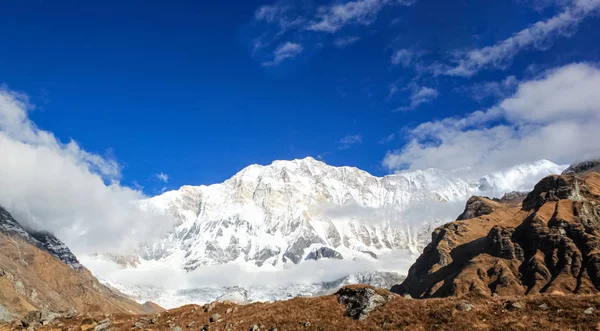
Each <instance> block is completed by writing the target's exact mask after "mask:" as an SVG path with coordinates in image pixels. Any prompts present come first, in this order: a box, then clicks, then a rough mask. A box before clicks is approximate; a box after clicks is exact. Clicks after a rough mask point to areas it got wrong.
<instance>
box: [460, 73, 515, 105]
mask: <svg viewBox="0 0 600 331" xmlns="http://www.w3.org/2000/svg"><path fill="white" fill-rule="evenodd" d="M518 84H519V81H518V80H517V78H516V77H515V76H508V77H506V78H504V79H503V80H501V81H499V82H483V83H475V84H472V85H465V86H461V87H458V88H456V89H455V90H456V91H458V92H462V93H466V94H467V95H469V96H470V97H471V98H473V99H474V100H476V101H478V102H481V101H483V100H486V99H490V98H495V99H498V98H504V97H507V96H509V95H511V94H512V93H514V92H515V91H516V88H517V86H518Z"/></svg>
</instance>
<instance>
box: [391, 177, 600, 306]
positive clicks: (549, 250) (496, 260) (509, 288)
mask: <svg viewBox="0 0 600 331" xmlns="http://www.w3.org/2000/svg"><path fill="white" fill-rule="evenodd" d="M584 168H589V167H584ZM588 170H589V169H588ZM588 170H586V171H583V172H576V171H574V172H570V174H564V175H560V176H559V175H554V176H548V177H546V178H544V179H542V180H541V181H540V182H539V183H538V184H537V185H536V186H535V188H534V189H533V191H531V192H530V193H529V194H527V196H526V198H525V199H524V200H523V201H522V203H520V202H518V200H520V199H506V201H502V199H498V200H490V199H487V198H482V197H473V198H471V199H469V201H468V202H467V206H466V208H465V212H463V214H461V215H460V216H459V218H458V219H457V220H456V221H455V222H451V223H448V224H446V225H443V226H441V227H439V228H437V229H436V230H435V231H434V233H433V236H432V242H431V243H430V244H429V245H428V246H427V247H426V248H425V250H424V252H423V254H422V255H421V256H420V257H419V258H418V259H417V261H416V263H415V264H414V265H413V266H412V267H411V268H410V270H409V273H408V276H407V278H406V279H405V281H404V282H403V283H402V284H400V285H396V286H394V287H393V288H392V291H393V292H396V293H399V294H410V295H411V296H412V297H414V298H428V297H446V296H459V295H464V294H478V295H485V296H489V295H493V294H499V295H527V294H535V293H562V294H566V293H577V294H579V293H597V292H599V291H600V174H599V173H598V172H595V171H588Z"/></svg>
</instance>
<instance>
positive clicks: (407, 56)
mask: <svg viewBox="0 0 600 331" xmlns="http://www.w3.org/2000/svg"><path fill="white" fill-rule="evenodd" d="M415 55H416V53H415V52H414V51H413V50H410V49H407V48H404V49H399V50H397V51H395V52H394V54H392V57H391V59H390V62H391V63H392V64H393V65H402V66H403V67H405V68H406V67H408V66H409V65H410V63H411V62H412V61H413V59H414V58H415Z"/></svg>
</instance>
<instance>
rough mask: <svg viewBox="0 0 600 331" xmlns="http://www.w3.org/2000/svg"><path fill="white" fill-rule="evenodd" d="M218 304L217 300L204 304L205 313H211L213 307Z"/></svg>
mask: <svg viewBox="0 0 600 331" xmlns="http://www.w3.org/2000/svg"><path fill="white" fill-rule="evenodd" d="M216 306H217V304H216V303H215V302H211V303H209V304H207V305H204V306H203V307H204V312H205V313H210V312H211V311H212V310H213V309H215V307H216Z"/></svg>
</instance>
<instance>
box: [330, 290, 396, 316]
mask: <svg viewBox="0 0 600 331" xmlns="http://www.w3.org/2000/svg"><path fill="white" fill-rule="evenodd" d="M336 295H337V298H338V302H339V303H340V304H343V305H345V306H346V312H345V313H344V316H348V317H352V318H353V319H356V320H362V319H365V318H366V317H367V316H368V315H369V313H370V312H372V311H373V310H375V309H376V308H377V307H379V306H381V305H383V304H384V303H385V302H386V301H387V299H386V298H385V297H383V296H382V295H379V294H377V292H376V291H375V290H374V289H373V288H370V287H344V288H342V289H340V290H339V291H338V292H337V293H336Z"/></svg>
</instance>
